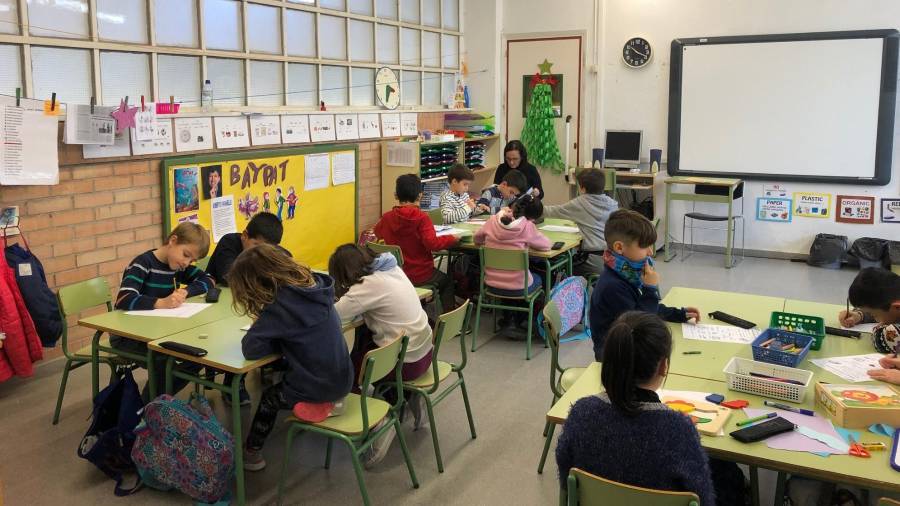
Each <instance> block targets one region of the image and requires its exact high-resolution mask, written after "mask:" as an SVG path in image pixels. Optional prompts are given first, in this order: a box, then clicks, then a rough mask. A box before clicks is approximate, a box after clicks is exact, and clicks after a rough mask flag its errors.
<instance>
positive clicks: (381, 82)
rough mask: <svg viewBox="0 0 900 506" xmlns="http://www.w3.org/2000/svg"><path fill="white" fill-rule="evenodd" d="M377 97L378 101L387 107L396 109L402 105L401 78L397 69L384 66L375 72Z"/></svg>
mask: <svg viewBox="0 0 900 506" xmlns="http://www.w3.org/2000/svg"><path fill="white" fill-rule="evenodd" d="M375 97H376V98H377V100H378V103H379V104H381V105H382V107H385V108H387V109H396V108H397V106H398V105H400V80H399V79H397V71H395V70H393V69H389V68H387V67H382V68H380V69H378V72H377V73H376V74H375Z"/></svg>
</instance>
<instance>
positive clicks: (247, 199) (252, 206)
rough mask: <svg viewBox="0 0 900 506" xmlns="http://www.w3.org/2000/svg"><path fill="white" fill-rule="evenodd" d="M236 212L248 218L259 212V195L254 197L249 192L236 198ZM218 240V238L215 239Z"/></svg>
mask: <svg viewBox="0 0 900 506" xmlns="http://www.w3.org/2000/svg"><path fill="white" fill-rule="evenodd" d="M238 212H240V213H241V214H243V215H244V217H245V218H247V219H248V220H249V219H250V218H252V217H253V215H254V214H256V213H258V212H259V197H254V196H253V195H250V194H249V193H248V194H246V195H244V196H243V197H242V198H239V199H238ZM216 242H218V240H216Z"/></svg>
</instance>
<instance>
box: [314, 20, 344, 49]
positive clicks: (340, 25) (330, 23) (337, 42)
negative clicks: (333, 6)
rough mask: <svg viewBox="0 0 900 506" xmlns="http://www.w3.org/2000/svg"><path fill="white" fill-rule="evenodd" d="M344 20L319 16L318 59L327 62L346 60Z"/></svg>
mask: <svg viewBox="0 0 900 506" xmlns="http://www.w3.org/2000/svg"><path fill="white" fill-rule="evenodd" d="M345 20H346V18H339V17H336V16H319V57H320V58H325V59H328V60H346V59H347V24H346V23H345Z"/></svg>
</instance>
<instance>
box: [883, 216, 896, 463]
mask: <svg viewBox="0 0 900 506" xmlns="http://www.w3.org/2000/svg"><path fill="white" fill-rule="evenodd" d="M881 222H882V223H900V199H881ZM898 453H900V452H898Z"/></svg>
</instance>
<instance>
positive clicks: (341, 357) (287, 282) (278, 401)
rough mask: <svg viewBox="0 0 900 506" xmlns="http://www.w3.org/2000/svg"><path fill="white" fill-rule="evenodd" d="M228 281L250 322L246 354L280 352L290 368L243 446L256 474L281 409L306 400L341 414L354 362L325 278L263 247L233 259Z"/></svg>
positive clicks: (247, 465)
mask: <svg viewBox="0 0 900 506" xmlns="http://www.w3.org/2000/svg"><path fill="white" fill-rule="evenodd" d="M227 278H228V284H229V285H230V286H231V294H232V297H233V299H234V301H233V305H234V309H235V311H236V312H238V313H240V314H246V315H249V316H250V318H252V319H253V325H252V326H251V327H250V330H248V331H247V333H246V334H245V335H244V338H243V339H242V340H241V348H242V350H243V353H244V357H245V358H246V359H247V360H256V359H260V358H263V357H266V356H268V355H273V354H276V353H277V354H281V355H282V356H283V357H284V361H285V362H286V363H287V371H286V372H285V374H284V380H283V381H282V382H281V383H278V384H275V385H272V386H270V387H268V388H266V389H265V390H264V391H263V393H262V398H261V399H260V401H259V407H258V408H257V410H256V414H255V415H254V416H253V423H252V424H251V426H250V433H249V434H248V435H247V443H246V445H245V446H244V448H245V450H244V469H246V470H248V471H259V470H261V469H263V468H265V467H266V461H265V459H264V458H263V456H262V452H261V450H262V447H263V444H264V443H265V441H266V437H268V435H269V433H270V432H272V428H273V427H275V419H276V418H277V417H278V412H279V411H280V410H283V409H292V408H293V407H294V405H295V404H297V403H305V405H306V406H307V407H310V408H311V410H312V411H316V412H319V413H320V414H321V415H322V419H324V418H325V417H327V416H333V415H339V414H341V413H342V412H343V410H344V405H343V402H342V401H343V399H344V397H346V396H347V394H348V393H350V388H351V387H352V386H353V365H352V364H351V363H350V354H349V353H348V352H347V343H346V341H344V334H343V332H342V331H341V319H340V318H339V317H338V315H337V311H335V309H334V281H333V280H332V279H331V278H330V277H329V276H326V275H323V274H314V273H313V272H312V271H311V270H310V269H309V267H306V266H304V265H299V264H297V263H296V262H294V261H293V260H292V259H291V258H289V257H287V256H286V255H285V254H284V253H282V252H281V251H279V250H278V249H277V247H276V246H273V245H271V244H260V245H259V246H256V247H254V248H250V249H248V250H247V251H244V252H243V253H241V254H240V255H239V256H238V258H237V260H235V261H234V265H232V267H231V271H230V272H229V273H228V276H227ZM236 437H241V436H240V434H237V435H236Z"/></svg>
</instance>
